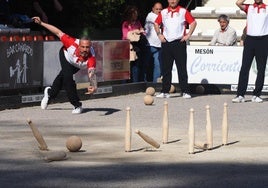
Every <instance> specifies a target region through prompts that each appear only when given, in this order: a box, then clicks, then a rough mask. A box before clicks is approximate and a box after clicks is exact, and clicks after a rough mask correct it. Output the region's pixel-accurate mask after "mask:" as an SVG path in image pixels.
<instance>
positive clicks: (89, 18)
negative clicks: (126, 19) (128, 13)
mask: <svg viewBox="0 0 268 188" xmlns="http://www.w3.org/2000/svg"><path fill="white" fill-rule="evenodd" d="M78 2H79V3H74V4H73V10H74V12H76V13H77V15H76V16H77V17H75V18H73V20H71V22H72V23H71V24H72V25H74V26H78V24H79V26H78V27H86V28H98V29H99V28H107V27H118V26H119V25H120V24H121V17H122V15H121V12H122V11H121V9H122V6H123V4H124V2H125V1H124V0H96V1H92V0H83V1H78ZM78 20H79V21H78Z"/></svg>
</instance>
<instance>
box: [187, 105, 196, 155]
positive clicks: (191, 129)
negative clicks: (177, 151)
mask: <svg viewBox="0 0 268 188" xmlns="http://www.w3.org/2000/svg"><path fill="white" fill-rule="evenodd" d="M188 136H189V154H194V143H195V132H194V109H193V108H191V109H190V121H189V130H188Z"/></svg>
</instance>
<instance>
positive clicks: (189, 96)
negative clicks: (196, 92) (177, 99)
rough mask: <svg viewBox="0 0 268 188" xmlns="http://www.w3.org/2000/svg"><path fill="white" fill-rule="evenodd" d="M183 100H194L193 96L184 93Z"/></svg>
mask: <svg viewBox="0 0 268 188" xmlns="http://www.w3.org/2000/svg"><path fill="white" fill-rule="evenodd" d="M182 98H184V99H190V98H192V96H191V95H190V94H189V93H183V94H182Z"/></svg>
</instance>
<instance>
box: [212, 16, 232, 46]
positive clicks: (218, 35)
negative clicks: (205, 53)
mask: <svg viewBox="0 0 268 188" xmlns="http://www.w3.org/2000/svg"><path fill="white" fill-rule="evenodd" d="M218 22H219V24H220V28H219V29H217V30H216V31H215V33H214V36H213V38H212V40H211V41H210V43H209V45H212V46H236V45H237V44H236V42H237V35H236V31H235V29H233V28H232V27H230V26H229V22H230V18H229V17H228V16H227V15H225V14H222V15H220V16H219V18H218Z"/></svg>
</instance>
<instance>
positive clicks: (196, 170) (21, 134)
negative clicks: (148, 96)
mask: <svg viewBox="0 0 268 188" xmlns="http://www.w3.org/2000/svg"><path fill="white" fill-rule="evenodd" d="M144 95H145V94H144V93H137V94H132V95H123V96H117V97H108V98H100V99H88V100H85V101H83V107H84V113H82V114H79V115H72V114H71V110H72V106H71V105H70V104H69V103H54V104H51V105H49V106H48V109H47V110H41V109H40V107H39V106H33V107H25V108H20V109H9V110H3V111H0V132H1V134H0V139H1V140H2V142H0V152H1V155H0V185H1V187H154V188H155V187H258V188H259V187H268V138H267V132H268V126H267V122H268V115H267V112H268V105H267V100H268V98H265V96H264V102H263V103H259V104H258V103H252V102H250V97H251V96H249V95H248V96H246V98H247V99H248V101H247V102H245V103H241V104H233V103H231V99H232V98H233V97H234V96H233V95H202V96H195V97H193V98H192V99H190V100H187V99H183V98H182V97H180V96H179V95H178V94H173V95H172V97H171V98H169V99H158V98H154V103H153V105H144V103H143V97H144ZM164 101H167V102H168V120H169V139H168V141H169V142H168V143H167V144H162V143H161V142H162V140H161V139H162V121H163V109H164ZM225 102H227V104H228V108H227V109H228V126H229V136H228V145H227V146H221V145H222V136H221V135H222V131H221V126H222V119H223V104H224V103H225ZM206 105H209V106H210V116H211V123H212V126H213V146H214V148H213V149H212V150H205V151H203V150H198V149H196V150H195V154H188V125H189V110H190V108H193V109H194V125H195V134H196V138H195V139H196V140H197V141H202V142H205V141H206V130H205V126H206V108H205V107H206ZM126 107H130V109H131V113H130V114H131V127H132V145H131V152H125V149H124V147H125V146H124V144H125V141H124V140H125V138H124V137H125V125H126ZM27 118H30V119H31V120H32V122H33V123H34V124H35V125H36V127H37V128H38V129H39V131H40V132H41V133H42V135H43V137H44V139H45V141H46V143H47V145H48V148H49V151H41V150H40V149H39V148H38V143H37V141H36V139H35V138H34V137H33V134H32V132H31V129H30V127H29V126H28V124H27V121H26V120H27ZM135 129H140V130H141V131H142V132H144V133H145V134H147V135H149V136H150V137H152V138H153V139H155V140H156V141H157V142H158V143H160V145H161V146H160V148H158V149H155V148H152V147H151V146H150V145H149V144H147V143H146V142H144V141H143V140H142V139H141V138H140V137H139V136H138V135H137V134H135ZM72 135H77V136H79V137H80V138H81V139H82V142H83V146H82V148H81V150H80V151H79V152H69V151H68V150H67V149H66V147H65V142H66V140H67V138H68V137H69V136H72ZM54 151H65V152H66V154H67V158H66V159H65V160H62V161H53V162H47V161H45V160H44V156H45V155H46V154H47V153H49V152H54Z"/></svg>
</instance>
